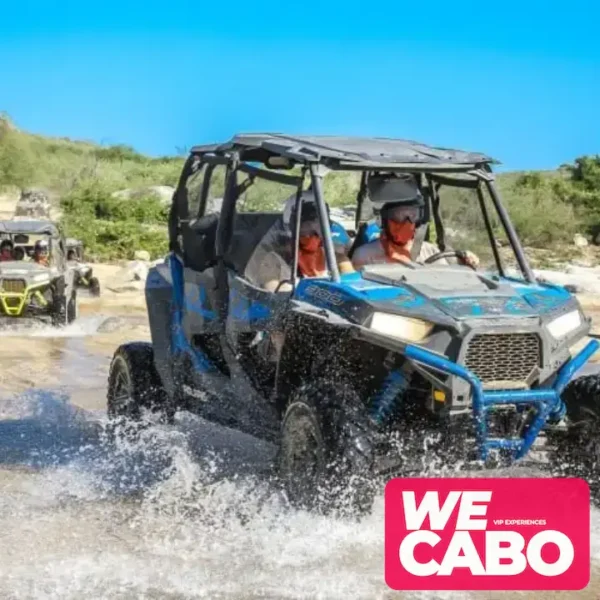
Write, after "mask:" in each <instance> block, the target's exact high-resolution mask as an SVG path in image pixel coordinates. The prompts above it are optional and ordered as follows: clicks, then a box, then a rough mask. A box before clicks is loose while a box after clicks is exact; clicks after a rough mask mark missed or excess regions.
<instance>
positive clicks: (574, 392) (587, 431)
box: [552, 374, 600, 500]
mask: <svg viewBox="0 0 600 600" xmlns="http://www.w3.org/2000/svg"><path fill="white" fill-rule="evenodd" d="M562 399H563V402H564V403H565V406H566V408H567V415H566V416H567V420H568V430H567V433H566V434H565V435H562V436H560V437H558V436H556V440H555V449H554V452H553V456H552V459H553V463H554V465H553V466H554V467H555V469H556V470H558V471H559V472H560V474H562V475H566V476H570V477H582V478H584V479H586V480H587V481H588V483H589V484H590V490H591V493H592V496H593V497H594V498H595V499H596V500H598V499H599V498H600V375H598V374H595V375H586V376H583V377H579V378H578V379H575V380H574V381H572V382H571V383H570V384H569V385H568V386H567V387H566V389H565V391H564V392H563V395H562Z"/></svg>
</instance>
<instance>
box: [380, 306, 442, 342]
mask: <svg viewBox="0 0 600 600" xmlns="http://www.w3.org/2000/svg"><path fill="white" fill-rule="evenodd" d="M369 328H370V329H373V330H375V331H378V332H379V333H383V334H385V335H389V336H391V337H396V338H400V339H402V340H406V341H407V342H419V341H421V340H423V339H425V338H426V337H427V336H428V335H429V334H430V333H431V330H432V329H433V324H432V323H428V322H427V321H421V320H420V319H412V318H411V317H404V316H402V315H390V314H388V313H382V312H376V313H373V316H372V317H371V323H370V324H369Z"/></svg>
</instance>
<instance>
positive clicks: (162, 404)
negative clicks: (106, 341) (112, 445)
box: [107, 342, 174, 433]
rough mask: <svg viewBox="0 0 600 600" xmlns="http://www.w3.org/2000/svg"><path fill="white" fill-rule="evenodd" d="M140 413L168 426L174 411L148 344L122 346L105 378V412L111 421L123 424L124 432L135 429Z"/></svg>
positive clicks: (138, 422) (141, 415)
mask: <svg viewBox="0 0 600 600" xmlns="http://www.w3.org/2000/svg"><path fill="white" fill-rule="evenodd" d="M144 411H150V412H151V413H154V414H155V415H158V416H159V417H160V419H159V420H160V421H162V422H168V423H171V422H172V420H173V416H174V411H172V410H171V404H170V402H169V399H168V396H167V394H166V392H165V391H164V389H163V387H162V383H161V380H160V377H159V375H158V372H157V370H156V367H155V366H154V351H153V349H152V345H151V344H148V343H144V342H133V343H129V344H123V345H122V346H120V347H119V348H118V349H117V351H116V352H115V354H114V356H113V359H112V362H111V365H110V371H109V375H108V392H107V412H108V417H109V419H110V420H111V421H118V422H121V423H123V424H124V425H125V427H126V433H132V432H133V431H135V430H136V429H139V426H140V425H141V423H140V422H141V420H142V417H143V413H144Z"/></svg>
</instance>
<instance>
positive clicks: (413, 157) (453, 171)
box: [169, 134, 535, 311]
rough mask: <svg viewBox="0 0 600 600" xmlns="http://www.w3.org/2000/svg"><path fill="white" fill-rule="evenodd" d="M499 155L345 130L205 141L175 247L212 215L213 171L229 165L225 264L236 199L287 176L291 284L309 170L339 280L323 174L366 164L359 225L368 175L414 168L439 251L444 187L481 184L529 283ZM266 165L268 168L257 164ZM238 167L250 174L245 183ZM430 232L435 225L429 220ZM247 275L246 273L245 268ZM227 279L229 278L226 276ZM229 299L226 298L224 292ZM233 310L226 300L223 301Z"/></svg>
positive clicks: (178, 250)
mask: <svg viewBox="0 0 600 600" xmlns="http://www.w3.org/2000/svg"><path fill="white" fill-rule="evenodd" d="M495 162H497V161H494V160H493V159H491V158H490V157H487V156H485V155H483V154H479V153H470V152H461V151H456V150H446V149H439V148H432V147H429V146H424V145H422V144H417V143H414V142H408V141H402V140H392V139H383V138H343V137H339V138H338V137H319V136H316V137H290V136H282V135H276V134H249V135H238V136H235V137H234V138H233V139H232V140H231V141H229V142H227V143H225V144H220V145H216V144H215V145H206V146H197V147H194V148H192V150H191V153H190V156H189V157H188V159H187V161H186V163H185V165H184V168H183V170H182V174H181V177H180V180H179V183H178V187H177V190H176V191H175V194H174V196H173V203H172V206H171V212H170V216H169V246H170V250H171V251H172V252H174V253H175V254H177V255H179V256H180V257H183V254H184V252H183V248H182V239H183V238H182V236H183V235H184V234H185V231H186V229H188V228H189V227H190V225H191V224H193V223H194V221H197V220H198V219H201V218H202V217H204V216H205V211H206V206H207V199H208V194H209V190H210V185H211V182H212V177H213V174H214V170H215V168H216V167H217V166H224V167H225V169H226V173H225V191H224V195H223V204H222V207H221V213H220V217H219V223H218V228H217V233H216V238H215V248H214V250H215V256H214V264H215V266H216V267H217V272H218V271H223V270H224V269H226V268H227V264H228V260H227V258H228V254H229V252H230V250H231V248H230V246H231V242H232V238H233V232H234V222H235V218H236V214H239V213H238V212H237V210H236V209H237V202H238V200H239V198H240V197H241V195H242V194H243V193H244V192H245V191H246V190H247V189H248V188H249V187H250V186H251V185H252V184H253V183H254V181H255V180H256V178H261V179H265V180H268V181H272V182H276V183H281V184H284V185H288V186H293V187H295V188H296V190H297V193H296V209H298V208H300V210H296V211H295V215H296V221H295V223H294V239H295V240H296V242H295V243H294V254H293V261H294V263H293V269H292V278H293V281H292V285H295V278H296V273H297V264H298V244H297V239H298V231H299V227H300V219H301V206H300V200H301V193H302V191H303V190H304V185H305V182H306V179H307V175H308V176H309V177H310V188H311V189H312V190H313V192H314V195H315V200H316V204H317V211H318V216H319V221H320V225H321V230H322V232H323V242H324V250H325V255H326V260H327V266H328V270H329V273H330V276H331V278H332V279H333V280H334V281H336V282H338V281H340V273H339V270H338V267H337V262H336V260H335V252H334V246H333V240H332V237H331V231H330V229H329V226H328V217H327V208H326V203H325V198H324V193H323V178H324V176H325V174H326V173H327V172H328V171H330V170H333V171H360V172H362V177H361V181H360V188H359V192H358V196H357V212H356V226H357V229H358V227H359V226H360V225H361V224H362V223H365V222H367V221H368V220H369V219H370V218H371V217H372V216H373V209H372V206H371V204H370V199H369V196H368V191H367V183H368V179H369V176H370V175H371V174H373V173H389V174H392V173H407V174H411V175H413V176H414V177H415V178H416V180H417V184H418V185H419V187H420V189H421V190H422V192H423V194H424V197H425V198H426V217H427V219H426V220H427V223H429V220H430V218H431V217H432V218H433V222H434V226H435V230H436V236H437V242H438V245H439V246H440V250H442V251H444V250H445V234H444V227H443V223H442V220H441V216H440V197H439V190H440V187H441V186H444V185H445V186H451V187H461V188H468V189H473V190H476V193H477V197H478V201H479V208H480V210H481V213H482V216H483V220H484V223H485V227H486V231H487V234H488V237H489V241H490V245H491V248H492V252H493V255H494V260H495V262H496V267H497V269H498V273H499V274H500V276H505V274H506V273H505V269H504V266H503V263H502V260H501V257H500V254H499V252H498V247H497V243H496V238H495V235H494V230H493V227H492V223H491V218H490V214H489V211H488V208H487V206H486V202H485V197H484V190H483V188H486V189H487V191H488V193H489V196H490V198H491V201H492V204H493V206H494V208H495V210H496V213H497V216H498V218H499V221H500V223H501V225H502V228H503V229H504V232H505V234H506V236H507V239H508V241H509V243H510V246H511V248H512V251H513V252H514V254H515V257H516V260H517V263H518V266H519V269H520V271H521V273H522V275H523V277H524V279H525V280H526V281H527V282H530V283H533V282H535V276H534V274H533V272H532V270H531V267H530V265H529V263H528V261H527V258H526V256H525V252H524V250H523V247H522V245H521V243H520V241H519V239H518V236H517V234H516V232H515V229H514V227H513V225H512V223H511V221H510V218H509V216H508V214H507V212H506V210H505V209H504V206H503V205H502V202H501V200H500V197H499V195H498V192H497V190H496V188H495V186H494V175H493V173H492V169H491V165H492V164H493V163H495ZM257 163H258V164H260V165H261V166H262V165H264V166H266V167H267V168H268V169H269V170H267V169H264V168H260V167H257V166H255V165H256V164H257ZM203 168H205V171H204V177H203V180H202V185H201V190H200V201H199V207H198V211H197V213H196V214H194V215H190V210H189V198H188V190H187V187H186V182H187V180H188V178H189V177H190V176H191V175H193V174H194V173H196V172H197V171H198V170H200V169H203ZM298 168H299V169H300V174H299V175H292V174H288V173H284V172H283V171H286V170H293V169H298ZM238 173H242V174H245V175H246V176H247V179H246V180H244V181H242V182H241V183H239V182H238ZM426 227H427V235H428V233H429V229H428V228H429V225H428V224H427V226H426ZM223 274H224V273H222V275H223ZM240 275H241V273H240ZM219 279H220V281H226V278H225V279H222V278H219ZM225 303H226V299H225ZM224 310H225V311H226V307H224Z"/></svg>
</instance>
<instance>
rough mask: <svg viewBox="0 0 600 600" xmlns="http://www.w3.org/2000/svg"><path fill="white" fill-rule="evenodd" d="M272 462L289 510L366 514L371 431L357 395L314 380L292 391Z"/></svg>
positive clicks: (370, 497) (370, 486) (369, 499)
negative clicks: (278, 444) (287, 501)
mask: <svg viewBox="0 0 600 600" xmlns="http://www.w3.org/2000/svg"><path fill="white" fill-rule="evenodd" d="M277 462H278V465H277V467H278V474H279V477H280V480H281V482H282V484H283V487H284V490H285V492H286V495H287V497H288V500H289V502H290V504H292V505H293V506H295V507H297V508H304V509H307V510H322V511H323V512H326V513H329V512H333V511H335V512H340V513H342V514H351V515H358V516H360V515H362V514H364V513H366V512H367V511H369V510H370V508H371V506H372V503H373V497H374V485H373V482H372V480H371V475H372V467H373V444H372V430H371V425H370V422H369V421H368V420H367V417H366V411H365V408H364V406H363V405H362V404H361V400H360V397H359V396H358V394H356V392H354V391H352V390H351V389H350V388H348V387H343V386H338V385H335V384H333V383H331V382H326V381H318V380H317V381H315V382H313V383H311V384H307V385H305V386H302V387H300V388H298V389H296V390H295V391H294V392H293V393H292V396H291V399H290V402H289V405H288V408H287V410H286V412H285V415H284V418H283V423H282V432H281V447H280V450H279V454H278V459H277Z"/></svg>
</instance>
